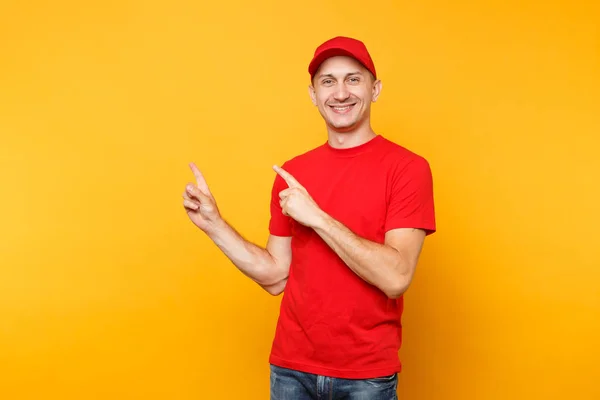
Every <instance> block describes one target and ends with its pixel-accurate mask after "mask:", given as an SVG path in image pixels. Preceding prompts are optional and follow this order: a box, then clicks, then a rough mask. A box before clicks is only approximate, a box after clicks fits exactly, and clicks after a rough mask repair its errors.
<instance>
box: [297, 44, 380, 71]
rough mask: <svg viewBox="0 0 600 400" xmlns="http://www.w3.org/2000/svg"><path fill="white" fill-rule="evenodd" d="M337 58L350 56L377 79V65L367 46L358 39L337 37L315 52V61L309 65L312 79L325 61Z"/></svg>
mask: <svg viewBox="0 0 600 400" xmlns="http://www.w3.org/2000/svg"><path fill="white" fill-rule="evenodd" d="M335 56H348V57H352V58H354V59H356V60H357V61H358V62H360V63H361V64H362V65H364V66H365V68H366V69H368V70H369V71H371V73H372V74H373V76H374V77H375V78H377V74H376V72H375V65H374V64H373V60H372V59H371V55H370V54H369V51H368V50H367V47H366V46H365V44H364V43H363V42H361V41H360V40H357V39H353V38H349V37H345V36H336V37H334V38H332V39H329V40H327V41H326V42H324V43H322V44H321V45H320V46H319V47H317V49H316V50H315V54H314V56H313V59H312V60H311V62H310V64H309V65H308V73H309V74H310V77H311V79H312V78H314V76H315V73H316V72H317V69H319V66H320V65H321V63H322V62H323V61H325V60H326V59H328V58H329V57H335Z"/></svg>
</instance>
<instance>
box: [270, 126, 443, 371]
mask: <svg viewBox="0 0 600 400" xmlns="http://www.w3.org/2000/svg"><path fill="white" fill-rule="evenodd" d="M282 168H283V169H285V170H286V171H288V172H289V173H291V174H292V175H293V176H294V177H295V178H296V179H297V180H298V182H299V183H300V184H301V185H303V186H304V187H305V188H306V189H307V191H308V193H309V194H310V195H311V196H312V198H313V199H314V200H315V202H316V203H317V204H318V205H319V207H320V208H321V209H322V210H323V211H325V212H326V213H328V214H329V215H330V216H331V217H333V218H335V219H336V220H338V221H339V222H341V223H342V224H344V225H345V226H346V227H347V228H349V229H350V230H351V231H353V232H354V233H355V234H356V235H359V236H361V237H363V238H365V239H368V240H371V241H374V242H378V243H383V242H384V235H385V232H386V231H388V230H390V229H394V228H409V227H410V228H422V229H425V230H426V231H427V234H428V235H429V234H431V233H433V232H434V231H435V229H436V228H435V216H434V203H433V184H432V176H431V170H430V168H429V164H428V162H427V161H426V160H425V159H424V158H423V157H421V156H419V155H417V154H415V153H413V152H411V151H409V150H407V149H405V148H403V147H401V146H400V145H397V144H396V143H393V142H392V141H390V140H388V139H386V138H384V137H383V136H381V135H378V136H376V137H375V138H374V139H372V140H370V141H369V142H367V143H364V144H362V145H360V146H358V147H353V148H349V149H335V148H333V147H331V146H330V145H329V144H328V143H325V144H323V145H322V146H319V147H317V148H315V149H313V150H311V151H308V152H306V153H304V154H302V155H300V156H297V157H295V158H293V159H291V160H289V161H287V162H286V163H284V164H283V165H282ZM285 188H287V184H286V183H285V181H284V180H283V179H282V178H281V177H279V175H276V178H275V182H274V184H273V190H272V200H271V220H270V223H269V230H270V233H271V234H272V235H276V236H292V263H291V266H290V271H289V277H288V281H287V283H286V287H285V291H284V293H283V298H282V301H281V307H280V315H279V320H278V323H277V328H276V332H275V338H274V341H273V346H272V350H271V355H270V358H269V362H270V363H272V364H274V365H277V366H280V367H284V368H291V369H295V370H298V371H304V372H309V373H313V374H320V375H327V376H333V377H339V378H346V379H362V378H372V377H377V376H384V375H391V374H393V373H395V372H399V371H400V369H401V363H400V360H399V357H398V351H399V348H400V344H401V341H402V330H401V329H402V326H401V321H400V320H401V315H402V309H403V298H402V297H400V298H399V299H390V298H388V297H387V296H386V295H385V294H384V293H383V292H382V291H381V290H379V289H377V288H376V287H374V286H372V285H370V284H368V283H367V282H366V281H364V280H363V279H362V278H360V277H359V276H358V275H356V274H355V273H354V272H353V271H352V270H351V269H350V268H349V267H348V266H347V265H346V264H345V263H344V262H343V261H342V259H341V258H339V257H338V256H337V255H336V254H335V252H334V251H333V250H331V248H330V247H329V246H328V245H327V244H326V243H325V242H324V241H323V240H322V239H321V237H320V236H318V234H317V233H316V232H314V231H313V230H312V229H310V228H307V227H305V226H303V225H301V224H299V223H297V222H296V221H295V220H293V219H291V218H289V217H286V216H285V215H283V214H282V213H281V207H280V206H279V192H280V191H281V190H283V189H285Z"/></svg>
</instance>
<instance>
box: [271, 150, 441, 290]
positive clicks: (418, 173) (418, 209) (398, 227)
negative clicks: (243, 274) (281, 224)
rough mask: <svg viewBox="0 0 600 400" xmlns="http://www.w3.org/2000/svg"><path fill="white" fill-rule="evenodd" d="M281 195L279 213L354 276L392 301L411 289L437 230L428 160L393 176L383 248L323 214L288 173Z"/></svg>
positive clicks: (278, 171)
mask: <svg viewBox="0 0 600 400" xmlns="http://www.w3.org/2000/svg"><path fill="white" fill-rule="evenodd" d="M274 169H275V171H276V172H277V173H278V174H279V175H280V176H281V177H282V178H283V179H284V180H285V181H286V182H287V184H288V189H285V190H282V191H281V192H280V193H279V197H280V205H281V208H282V212H283V213H284V214H285V215H288V216H290V217H292V218H294V219H295V220H296V221H298V222H299V223H301V224H303V225H305V226H308V227H311V228H313V230H314V231H315V232H316V233H317V234H318V235H319V236H320V237H321V238H322V239H323V241H325V243H327V244H328V245H329V247H331V249H332V250H333V251H334V252H335V253H336V254H337V255H338V256H339V257H340V258H341V259H342V260H343V261H344V262H345V263H346V265H348V267H349V268H350V269H352V271H354V272H355V273H356V274H357V275H358V276H360V277H361V278H362V279H364V280H365V281H367V282H369V283H370V284H372V285H374V286H376V287H377V288H379V289H380V290H381V291H383V292H384V293H385V294H386V295H387V296H388V297H390V298H398V297H400V296H401V295H402V294H403V293H404V292H405V291H406V290H407V289H408V287H409V285H410V283H411V281H412V278H413V275H414V272H415V269H416V266H417V262H418V260H419V256H420V253H421V249H422V247H423V243H424V240H425V237H426V236H427V234H430V233H433V232H434V231H435V214H434V205H433V180H432V176H431V170H430V167H429V164H428V163H427V161H426V160H425V159H423V158H416V159H415V160H413V162H411V163H408V164H407V165H403V167H402V170H397V171H394V173H393V174H392V177H393V178H392V181H391V182H390V185H391V197H390V201H389V204H388V209H387V212H386V221H385V230H386V234H385V239H384V243H377V242H373V241H371V240H368V239H365V238H363V237H361V236H359V235H357V234H355V233H354V232H352V231H351V230H350V229H349V228H348V227H346V226H345V225H343V224H342V223H341V222H340V221H337V220H336V219H334V218H333V217H331V216H330V215H328V214H327V213H326V212H325V211H323V210H322V209H321V208H320V207H319V206H318V205H317V204H316V202H315V201H314V200H313V199H312V197H311V196H310V194H309V193H308V192H307V191H306V189H305V188H304V187H303V186H302V185H301V184H300V183H299V182H298V181H297V180H296V179H295V178H294V177H293V176H292V175H291V174H289V173H288V172H287V171H285V170H283V169H282V168H280V167H277V166H274Z"/></svg>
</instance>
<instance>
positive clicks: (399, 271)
mask: <svg viewBox="0 0 600 400" xmlns="http://www.w3.org/2000/svg"><path fill="white" fill-rule="evenodd" d="M308 71H309V73H310V77H311V84H310V85H309V94H310V98H311V100H312V102H313V104H314V105H315V106H316V107H317V108H318V110H319V112H320V114H321V116H322V117H323V119H324V121H325V124H326V128H327V135H328V136H327V141H326V142H325V143H324V144H323V145H321V146H319V147H317V148H315V149H313V150H311V151H308V152H306V153H304V154H301V155H299V156H297V157H295V158H293V159H291V160H289V161H287V162H285V163H284V164H283V165H282V167H278V166H274V167H273V169H274V170H275V172H276V175H275V181H274V184H273V189H272V193H271V205H270V210H271V219H270V223H269V230H270V236H269V239H268V241H267V244H266V248H262V247H259V246H257V245H255V244H253V243H250V242H248V241H247V240H245V239H244V238H243V237H242V236H241V235H240V234H238V233H237V232H236V231H235V230H234V228H232V227H231V226H230V225H229V224H228V223H227V222H226V221H225V220H224V219H223V218H222V217H221V215H220V212H219V209H218V207H217V204H216V202H215V199H214V197H213V196H212V194H211V192H210V190H209V187H208V185H207V183H206V181H205V179H204V177H203V176H202V173H201V172H200V171H199V170H198V168H197V167H196V166H195V165H194V164H191V168H192V170H193V172H194V174H195V176H196V181H197V185H196V186H194V185H191V184H190V185H188V186H187V188H186V192H185V194H184V206H185V208H186V210H187V213H188V215H189V217H190V219H191V220H192V221H193V223H194V224H196V225H197V226H198V227H199V228H200V229H201V230H203V231H204V232H206V234H207V235H208V236H209V237H210V238H211V239H212V240H213V241H214V243H215V244H216V245H217V246H218V247H219V248H220V249H221V250H222V251H223V252H224V254H225V255H227V257H229V259H230V260H231V261H232V262H233V264H234V265H235V266H236V267H237V268H239V270H240V271H241V272H243V273H244V274H245V275H247V276H248V277H249V278H250V279H252V280H254V281H255V282H257V283H258V284H259V285H260V286H262V287H263V288H264V289H265V290H266V291H267V292H269V293H270V294H272V295H278V294H280V293H282V292H283V293H284V295H283V298H282V302H281V309H280V316H279V320H278V324H277V328H276V332H275V339H274V341H273V346H272V351H271V355H270V359H269V361H270V367H271V378H270V379H271V399H272V400H283V399H294V400H303V399H317V398H318V399H321V398H322V399H338V398H339V399H342V398H343V399H350V400H352V399H355V400H356V399H370V400H380V399H385V400H388V399H396V398H397V397H396V388H397V373H398V372H399V371H400V369H401V368H400V367H401V364H400V361H399V359H398V350H399V348H400V344H401V332H402V331H401V322H400V319H401V314H402V310H403V294H404V292H405V291H406V290H407V288H408V287H409V285H410V283H411V280H412V278H413V274H414V271H415V267H416V265H417V261H418V259H419V255H420V252H421V248H422V246H423V242H424V239H425V237H426V236H427V235H429V234H431V233H433V232H434V231H435V229H436V227H435V216H434V203H433V188H432V186H433V185H432V176H431V171H430V168H429V164H428V162H427V161H426V160H425V159H424V158H423V157H421V156H419V155H417V154H415V153H413V152H411V151H409V150H407V149H405V148H403V147H401V146H400V145H397V144H395V143H393V142H392V141H390V140H388V139H386V138H384V137H383V136H382V135H378V134H376V133H375V132H374V131H373V129H372V128H371V120H370V115H371V103H372V102H374V101H376V100H377V98H378V97H379V94H380V91H381V86H382V85H381V81H380V80H379V79H378V78H377V73H376V70H375V66H374V64H373V61H372V59H371V56H370V54H369V52H368V51H367V49H366V47H365V46H364V44H363V43H362V42H361V41H359V40H356V39H352V38H347V37H335V38H333V39H330V40H328V41H326V42H325V43H323V44H322V45H320V46H319V47H318V48H317V49H316V51H315V54H314V57H313V59H312V61H311V62H310V64H309V68H308Z"/></svg>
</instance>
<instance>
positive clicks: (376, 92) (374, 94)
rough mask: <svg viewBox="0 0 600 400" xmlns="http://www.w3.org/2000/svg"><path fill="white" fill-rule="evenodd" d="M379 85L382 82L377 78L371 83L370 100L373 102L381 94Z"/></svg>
mask: <svg viewBox="0 0 600 400" xmlns="http://www.w3.org/2000/svg"><path fill="white" fill-rule="evenodd" d="M381 86H382V83H381V81H380V80H379V79H377V80H376V81H375V82H374V83H373V89H372V98H371V100H372V101H373V102H376V101H377V98H378V97H379V95H380V94H381Z"/></svg>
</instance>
